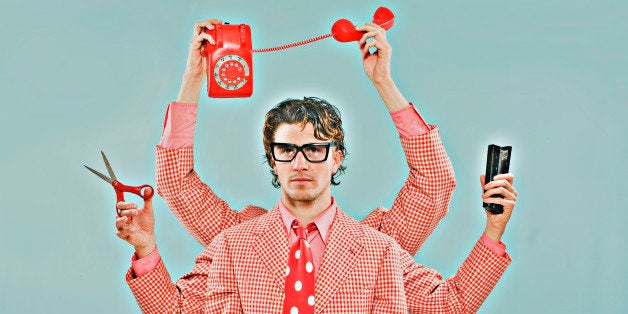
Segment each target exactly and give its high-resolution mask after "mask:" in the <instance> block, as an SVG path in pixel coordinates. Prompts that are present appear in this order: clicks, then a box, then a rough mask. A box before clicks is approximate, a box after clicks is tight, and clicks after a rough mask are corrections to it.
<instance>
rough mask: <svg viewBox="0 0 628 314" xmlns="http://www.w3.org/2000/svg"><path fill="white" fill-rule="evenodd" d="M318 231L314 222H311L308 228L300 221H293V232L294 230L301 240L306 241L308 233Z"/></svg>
mask: <svg viewBox="0 0 628 314" xmlns="http://www.w3.org/2000/svg"><path fill="white" fill-rule="evenodd" d="M316 229H317V228H316V224H314V223H313V222H310V223H309V224H308V225H307V227H303V225H302V224H301V222H299V221H298V220H296V219H295V220H294V221H292V230H294V233H295V234H296V235H297V237H299V238H300V239H306V238H307V233H308V232H312V231H314V230H316Z"/></svg>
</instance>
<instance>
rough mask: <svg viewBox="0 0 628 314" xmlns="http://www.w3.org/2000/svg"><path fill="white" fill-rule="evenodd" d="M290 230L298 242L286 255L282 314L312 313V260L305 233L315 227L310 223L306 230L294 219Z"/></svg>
mask: <svg viewBox="0 0 628 314" xmlns="http://www.w3.org/2000/svg"><path fill="white" fill-rule="evenodd" d="M292 230H294V233H296V235H297V237H298V240H297V242H295V243H294V244H293V245H292V247H291V248H290V254H289V255H288V266H287V267H286V287H285V290H286V297H285V299H284V301H283V313H284V314H305V313H314V259H313V258H312V250H311V249H310V243H309V242H308V241H307V233H308V232H312V231H314V230H316V225H315V224H314V223H310V224H309V225H307V229H306V228H303V226H302V225H301V223H300V222H299V221H298V220H296V219H295V220H294V221H293V222H292Z"/></svg>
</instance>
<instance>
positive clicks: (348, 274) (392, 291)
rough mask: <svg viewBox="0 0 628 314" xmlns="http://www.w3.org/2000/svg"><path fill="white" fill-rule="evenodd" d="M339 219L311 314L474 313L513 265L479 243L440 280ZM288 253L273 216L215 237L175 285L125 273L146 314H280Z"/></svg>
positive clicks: (161, 271) (158, 272) (377, 236)
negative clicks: (453, 270) (452, 272)
mask: <svg viewBox="0 0 628 314" xmlns="http://www.w3.org/2000/svg"><path fill="white" fill-rule="evenodd" d="M338 213H339V214H338V215H337V217H336V218H335V220H334V224H333V227H332V230H331V233H330V239H329V244H328V246H327V248H326V252H325V256H324V257H323V261H322V263H321V268H320V270H319V275H318V278H317V280H316V283H315V297H316V300H315V313H406V311H407V312H410V313H473V312H475V311H477V309H478V308H479V306H480V305H481V304H482V302H483V301H484V300H485V298H486V297H487V296H488V294H489V293H490V291H491V290H492V289H493V287H494V286H495V284H496V283H497V280H498V279H499V278H500V276H501V275H502V273H503V272H504V270H505V269H506V266H507V265H508V264H509V263H510V261H511V259H510V257H509V256H508V255H505V256H501V257H500V256H497V255H495V254H494V253H493V252H491V251H490V249H488V248H487V247H486V246H484V244H483V243H482V242H481V241H478V242H477V243H476V245H475V247H474V248H473V250H472V251H471V254H470V255H469V257H467V259H466V260H465V261H464V262H463V263H462V266H461V267H460V268H459V269H458V272H457V273H456V275H454V276H453V277H451V278H449V279H446V280H443V279H442V276H441V275H440V274H439V273H438V272H436V271H435V270H432V269H429V268H427V267H424V266H422V265H419V264H417V263H415V262H414V261H413V259H412V257H411V256H410V254H408V253H407V252H405V251H403V250H401V249H400V248H399V246H398V245H397V244H396V243H394V241H392V240H391V239H390V238H388V237H387V236H385V235H383V234H381V233H379V232H376V231H374V230H373V229H370V228H368V227H365V226H363V225H361V224H358V223H355V222H354V221H353V220H352V219H351V218H350V217H348V216H346V214H344V213H343V212H341V211H339V212H338ZM342 230H344V232H342ZM288 251H289V247H288V239H287V237H286V233H285V229H284V226H283V223H282V222H281V221H280V218H279V211H278V209H273V210H272V211H271V212H270V213H269V214H268V215H263V216H261V217H259V218H256V219H253V220H250V221H247V222H245V223H242V224H240V225H237V226H235V227H233V228H230V229H228V230H226V231H225V232H223V233H221V234H219V235H218V236H217V237H216V238H215V240H214V242H213V243H212V244H211V245H210V246H208V247H207V249H206V250H205V251H204V252H203V253H202V254H201V255H200V256H199V257H198V258H197V259H196V265H195V266H194V268H193V269H192V271H191V272H189V273H188V274H186V275H184V276H183V277H181V278H180V279H179V280H178V281H177V283H176V285H175V284H173V283H172V282H171V280H170V276H169V275H168V272H167V271H166V269H165V267H164V264H163V262H160V263H159V264H158V265H157V267H156V268H155V269H153V270H152V271H151V272H150V273H148V274H146V275H144V276H142V277H139V278H133V275H132V272H131V271H130V270H129V272H128V273H127V281H128V283H129V287H130V288H131V291H132V292H133V294H134V295H135V297H136V299H137V301H138V304H139V306H140V308H141V309H142V311H143V312H144V313H280V312H281V309H282V304H283V299H284V279H285V277H284V276H285V261H286V260H287V258H288ZM400 269H403V273H400ZM401 276H403V280H402V279H401ZM400 285H402V286H403V287H402V288H400ZM399 293H401V295H399ZM402 306H403V307H402Z"/></svg>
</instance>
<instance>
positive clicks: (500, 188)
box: [480, 173, 517, 242]
mask: <svg viewBox="0 0 628 314" xmlns="http://www.w3.org/2000/svg"><path fill="white" fill-rule="evenodd" d="M485 179H486V178H485V175H481V176H480V185H481V186H482V191H483V193H482V201H483V202H484V203H488V204H500V205H502V206H503V207H504V212H503V213H501V214H499V215H494V214H491V213H489V212H488V211H486V229H485V230H484V234H486V236H488V237H489V238H491V239H492V240H493V241H495V242H499V241H500V240H501V237H502V234H504V230H505V229H506V224H507V223H508V220H510V215H512V210H513V208H514V207H515V201H516V200H517V190H515V188H514V187H513V186H512V183H513V180H514V175H513V174H512V173H505V174H498V175H496V176H495V177H494V178H493V181H491V182H489V183H486V184H485V182H486V181H485ZM495 195H501V196H503V197H504V198H499V197H493V196H495Z"/></svg>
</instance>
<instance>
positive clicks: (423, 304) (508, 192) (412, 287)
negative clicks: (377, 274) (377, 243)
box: [401, 174, 517, 313]
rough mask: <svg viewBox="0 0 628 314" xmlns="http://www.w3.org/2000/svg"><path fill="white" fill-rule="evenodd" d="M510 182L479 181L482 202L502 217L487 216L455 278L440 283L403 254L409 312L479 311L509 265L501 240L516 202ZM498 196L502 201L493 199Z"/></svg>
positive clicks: (508, 178)
mask: <svg viewBox="0 0 628 314" xmlns="http://www.w3.org/2000/svg"><path fill="white" fill-rule="evenodd" d="M513 179H514V177H513V175H512V174H504V175H498V176H496V177H495V180H493V181H492V182H490V183H488V184H484V177H483V176H482V177H481V178H480V181H481V185H482V188H483V190H485V192H483V194H482V201H483V202H485V203H495V204H501V205H503V207H504V213H503V214H500V215H493V214H490V213H488V212H487V213H486V214H487V223H486V227H485V229H484V234H483V235H482V237H481V238H480V240H478V241H477V243H476V244H475V246H474V247H473V249H472V250H471V253H470V254H469V256H468V257H467V258H466V259H465V260H464V262H463V263H462V265H461V266H460V268H459V269H458V272H457V273H456V274H455V275H454V276H452V277H451V278H448V279H445V280H443V279H442V276H441V275H440V274H439V273H438V272H436V271H434V270H433V269H429V268H427V267H424V266H421V265H419V264H416V263H415V262H414V261H413V260H412V257H410V256H409V255H407V254H406V255H403V254H402V262H401V264H402V267H403V268H404V287H405V290H406V297H407V300H408V310H409V312H411V313H475V312H476V311H477V310H478V309H479V308H480V306H481V305H482V303H483V302H484V300H485V299H486V297H488V295H489V294H490V292H491V291H492V289H493V288H494V287H495V285H496V284H497V282H498V280H499V279H500V278H501V276H502V274H503V273H504V271H505V270H506V267H507V266H508V264H509V263H510V261H511V258H510V256H508V254H507V253H505V251H504V250H505V246H504V245H503V243H501V242H500V239H501V236H502V234H503V233H504V230H505V228H506V224H507V223H508V221H509V220H510V216H511V214H512V211H513V208H514V206H515V201H516V198H517V191H516V190H515V189H514V188H513V186H512V182H513ZM497 194H499V195H502V196H503V198H497V197H494V196H495V195H497ZM496 247H501V250H500V249H499V248H496Z"/></svg>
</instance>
